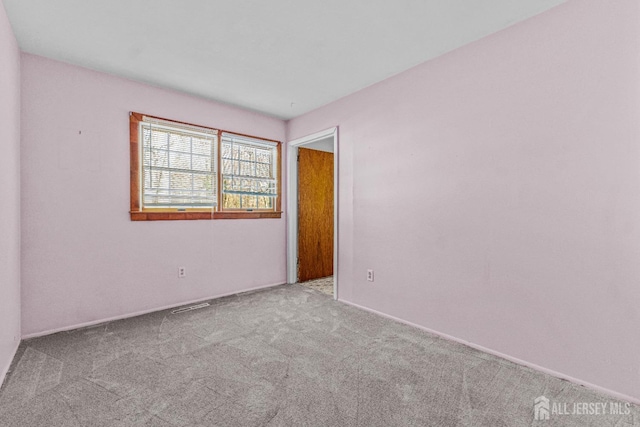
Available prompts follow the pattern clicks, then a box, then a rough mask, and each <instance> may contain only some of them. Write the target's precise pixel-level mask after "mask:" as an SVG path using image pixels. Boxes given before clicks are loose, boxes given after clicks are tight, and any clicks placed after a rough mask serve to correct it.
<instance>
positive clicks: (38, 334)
mask: <svg viewBox="0 0 640 427" xmlns="http://www.w3.org/2000/svg"><path fill="white" fill-rule="evenodd" d="M284 284H285V283H272V284H269V285H262V286H256V287H255V288H249V289H245V290H242V291H234V292H227V293H224V294H218V295H214V296H209V297H206V298H198V299H195V300H189V301H184V302H180V303H176V304H170V305H165V306H162V307H157V308H151V309H149V310H142V311H136V312H134V313H128V314H122V315H119V316H114V317H108V318H105V319H98V320H92V321H90V322H84V323H78V324H76V325H69V326H63V327H61V328H55V329H49V330H46V331H42V332H34V333H31V334H26V335H23V336H22V339H29V338H37V337H43V336H46V335H51V334H55V333H58V332H66V331H72V330H74V329H80V328H86V327H89V326H94V325H99V324H101V323H107V322H113V321H115V320H122V319H128V318H129V317H136V316H141V315H143V314H149V313H153V312H155V311H162V310H167V309H170V308H176V307H181V306H183V305H189V304H197V303H200V302H203V301H209V300H212V299H216V298H223V297H228V296H231V295H240V294H244V293H247V292H253V291H257V290H260V289H267V288H273V287H274V286H280V285H284Z"/></svg>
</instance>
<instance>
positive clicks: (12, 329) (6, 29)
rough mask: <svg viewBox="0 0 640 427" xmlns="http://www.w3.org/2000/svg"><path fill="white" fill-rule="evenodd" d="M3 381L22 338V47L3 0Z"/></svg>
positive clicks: (0, 85) (0, 94) (0, 225)
mask: <svg viewBox="0 0 640 427" xmlns="http://www.w3.org/2000/svg"><path fill="white" fill-rule="evenodd" d="M0 153H1V154H0V384H2V380H3V379H4V375H5V373H6V371H7V369H8V368H9V364H10V363H11V359H13V355H14V353H15V350H16V347H17V345H18V342H19V340H20V51H19V50H18V45H17V43H16V40H15V38H14V36H13V30H12V29H11V25H10V24H9V21H8V20H7V15H6V13H5V10H4V5H3V3H2V0H0Z"/></svg>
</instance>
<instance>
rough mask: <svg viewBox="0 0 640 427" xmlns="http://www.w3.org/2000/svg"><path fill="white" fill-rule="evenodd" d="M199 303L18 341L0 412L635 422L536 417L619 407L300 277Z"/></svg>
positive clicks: (60, 417)
mask: <svg viewBox="0 0 640 427" xmlns="http://www.w3.org/2000/svg"><path fill="white" fill-rule="evenodd" d="M211 303H212V305H211V307H208V308H203V309H200V310H195V311H191V312H187V313H182V314H171V313H170V311H169V310H167V311H162V312H156V313H152V314H148V315H144V316H139V317H135V318H131V319H126V320H121V321H116V322H110V323H106V324H102V325H99V326H95V327H91V328H85V329H80V330H76V331H72V332H64V333H58V334H55V335H50V336H47V337H42V338H36V339H31V340H27V341H24V342H23V343H22V344H21V345H20V348H19V351H18V354H17V355H16V358H15V361H14V365H13V367H12V370H11V372H10V374H9V376H8V378H7V381H5V384H4V385H3V388H2V389H1V391H0V424H1V425H2V426H19V427H29V426H47V427H55V426H68V427H75V426H110V427H111V426H157V427H160V426H165V427H172V426H193V427H196V426H366V427H370V426H493V427H495V426H538V425H540V426H546V425H549V426H558V425H567V426H628V425H640V410H639V408H638V407H635V406H632V407H629V408H628V409H629V414H626V415H611V414H606V415H579V414H578V415H560V414H556V413H552V414H551V419H550V420H549V421H535V420H534V407H533V405H534V399H536V398H537V397H538V396H541V395H544V396H546V397H547V398H548V399H550V401H551V405H554V404H562V403H566V405H568V407H569V408H571V407H573V406H572V405H574V404H575V403H604V404H606V405H612V403H613V404H617V405H618V406H616V405H613V406H610V407H612V408H613V407H616V408H619V409H622V411H624V412H626V411H627V407H626V406H625V404H624V403H622V402H616V401H615V400H613V399H611V398H608V397H605V396H602V395H599V394H597V393H594V392H592V391H589V390H587V389H585V388H583V387H579V386H576V385H574V384H571V383H568V382H566V381H562V380H559V379H557V378H553V377H550V376H548V375H545V374H542V373H539V372H536V371H533V370H531V369H528V368H524V367H521V366H518V365H515V364H513V363H510V362H507V361H505V360H503V359H499V358H496V357H493V356H490V355H487V354H485V353H482V352H479V351H476V350H473V349H470V348H468V347H466V346H463V345H460V344H457V343H453V342H450V341H446V340H443V339H439V338H437V337H434V336H432V335H429V334H427V333H425V332H423V331H420V330H417V329H414V328H411V327H408V326H406V325H402V324H399V323H396V322H393V321H391V320H388V319H385V318H382V317H379V316H376V315H373V314H370V313H368V312H365V311H362V310H358V309H356V308H353V307H351V306H348V305H345V304H342V303H339V302H336V301H334V300H332V299H331V298H329V297H327V296H326V295H323V294H321V293H319V292H317V291H314V290H312V289H308V288H305V287H302V286H298V285H284V286H279V287H275V288H271V289H268V290H264V291H257V292H251V293H246V294H241V295H237V296H233V297H227V298H222V299H218V300H213V301H211ZM576 357H579V356H576ZM607 407H609V406H607ZM551 408H552V407H551ZM551 410H552V409H551Z"/></svg>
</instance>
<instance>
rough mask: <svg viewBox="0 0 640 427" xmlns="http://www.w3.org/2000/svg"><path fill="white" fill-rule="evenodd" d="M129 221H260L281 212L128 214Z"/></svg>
mask: <svg viewBox="0 0 640 427" xmlns="http://www.w3.org/2000/svg"><path fill="white" fill-rule="evenodd" d="M130 214H131V221H179V220H196V219H261V218H281V217H282V212H274V211H263V212H260V211H252V212H245V211H242V212H233V211H231V212H214V213H213V218H211V212H176V211H167V212H157V211H156V212H150V211H142V212H130Z"/></svg>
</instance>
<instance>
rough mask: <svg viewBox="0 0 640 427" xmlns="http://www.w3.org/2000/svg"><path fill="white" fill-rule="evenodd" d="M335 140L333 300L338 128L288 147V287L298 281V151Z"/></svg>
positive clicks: (335, 295)
mask: <svg viewBox="0 0 640 427" xmlns="http://www.w3.org/2000/svg"><path fill="white" fill-rule="evenodd" d="M330 137H331V138H333V299H336V300H337V299H338V127H337V126H336V127H332V128H329V129H325V130H323V131H320V132H316V133H314V134H311V135H307V136H303V137H302V138H298V139H294V140H293V141H289V143H288V144H287V283H289V284H291V283H296V282H297V281H298V268H297V267H298V262H297V258H298V148H300V147H303V146H305V145H307V144H311V143H313V142H316V141H320V140H322V139H326V138H330Z"/></svg>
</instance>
